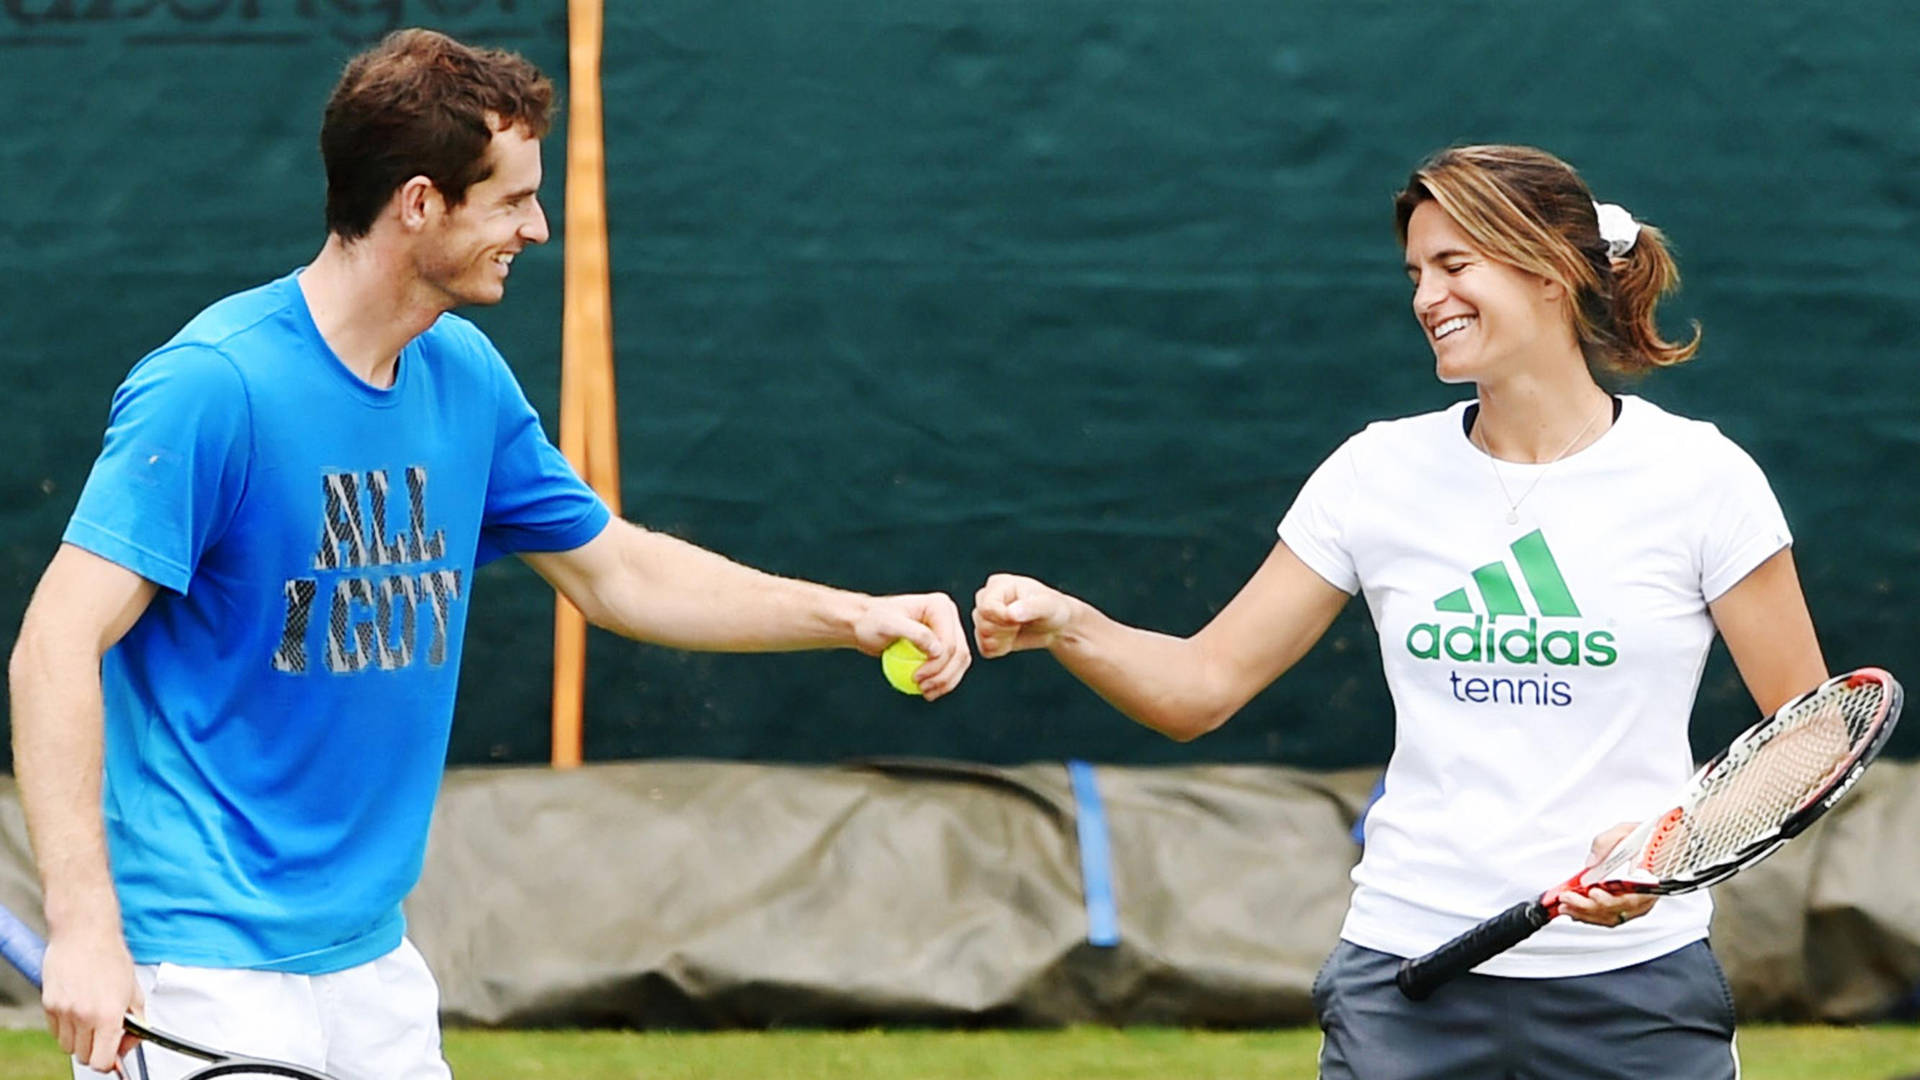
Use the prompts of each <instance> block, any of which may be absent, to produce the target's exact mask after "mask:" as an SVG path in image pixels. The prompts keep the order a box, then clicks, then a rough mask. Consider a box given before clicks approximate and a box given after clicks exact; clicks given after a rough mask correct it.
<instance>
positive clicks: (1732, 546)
mask: <svg viewBox="0 0 1920 1080" xmlns="http://www.w3.org/2000/svg"><path fill="white" fill-rule="evenodd" d="M1722 445H1723V446H1724V447H1725V448H1726V454H1725V458H1724V461H1723V462H1722V464H1721V467H1720V468H1719V469H1717V470H1715V476H1714V478H1713V481H1712V483H1713V489H1712V491H1711V492H1709V493H1708V496H1707V498H1706V499H1705V500H1704V502H1705V503H1706V505H1707V507H1708V516H1707V518H1706V520H1705V522H1704V525H1705V527H1704V528H1703V529H1702V530H1701V533H1700V541H1699V549H1698V558H1699V566H1700V593H1701V595H1702V596H1704V597H1705V598H1706V600H1707V602H1708V603H1712V602H1713V601H1715V600H1718V599H1719V598H1720V597H1721V596H1722V595H1724V594H1725V593H1726V591H1727V590H1728V589H1731V588H1733V587H1734V586H1735V585H1738V584H1739V583H1740V580H1741V579H1742V578H1744V577H1746V576H1747V575H1748V574H1750V573H1752V572H1753V570H1754V568H1755V567H1757V566H1759V565H1760V564H1761V563H1763V562H1766V561H1767V560H1768V559H1770V558H1772V557H1773V555H1774V554H1775V553H1776V552H1778V551H1780V550H1781V549H1782V548H1785V547H1787V546H1789V545H1791V544H1792V543H1793V536H1792V534H1791V533H1789V532H1788V531H1787V519H1786V515H1785V514H1783V513H1781V511H1780V501H1779V500H1778V499H1776V498H1774V495H1773V488H1772V486H1770V485H1769V484H1768V483H1767V477H1766V474H1765V473H1762V472H1761V471H1760V466H1759V465H1758V464H1756V463H1755V462H1754V460H1753V458H1751V457H1749V456H1747V452H1746V451H1744V450H1742V449H1740V448H1739V447H1738V446H1735V445H1734V444H1733V443H1732V442H1730V441H1724V440H1723V442H1722Z"/></svg>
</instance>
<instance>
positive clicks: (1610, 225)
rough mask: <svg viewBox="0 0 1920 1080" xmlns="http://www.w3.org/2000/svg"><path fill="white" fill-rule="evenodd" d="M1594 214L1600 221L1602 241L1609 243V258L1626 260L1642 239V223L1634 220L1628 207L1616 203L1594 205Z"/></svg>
mask: <svg viewBox="0 0 1920 1080" xmlns="http://www.w3.org/2000/svg"><path fill="white" fill-rule="evenodd" d="M1593 212H1594V214H1595V216H1597V217H1598V218H1599V219H1600V239H1602V240H1605V241H1606V242H1607V257H1608V258H1610V259H1620V258H1625V257H1626V254H1627V252H1629V251H1632V250H1633V245H1634V242H1635V241H1636V240H1639V239H1640V223H1639V222H1637V221H1635V220H1633V215H1632V214H1629V213H1627V208H1626V207H1624V206H1620V205H1618V204H1616V203H1603V202H1597V203H1594V204H1593Z"/></svg>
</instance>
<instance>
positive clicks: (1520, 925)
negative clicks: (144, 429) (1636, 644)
mask: <svg viewBox="0 0 1920 1080" xmlns="http://www.w3.org/2000/svg"><path fill="white" fill-rule="evenodd" d="M1902 698H1903V694H1902V691H1901V689H1900V684H1899V683H1898V682H1896V681H1894V678H1893V676H1891V675H1888V674H1887V673H1886V672H1884V671H1881V670H1880V669H1879V668H1861V669H1860V670H1858V671H1854V672H1849V673H1848V674H1845V675H1838V676H1835V677H1834V678H1831V679H1828V680H1827V681H1826V682H1823V683H1821V684H1820V685H1819V686H1817V687H1815V688H1813V689H1812V690H1809V691H1807V692H1806V693H1804V694H1802V695H1800V696H1799V697H1797V698H1795V699H1794V700H1792V701H1790V702H1788V703H1787V704H1786V705H1784V706H1782V707H1781V709H1780V710H1779V711H1778V712H1776V713H1774V714H1773V715H1772V716H1770V717H1768V718H1767V719H1765V720H1762V721H1761V722H1760V723H1758V724H1756V725H1754V726H1753V727H1751V728H1748V729H1747V730H1746V731H1745V732H1743V733H1742V734H1741V735H1740V737H1739V738H1736V739H1735V740H1733V743H1732V744H1731V745H1729V746H1728V747H1727V748H1726V749H1725V750H1723V751H1721V753H1720V756H1719V757H1716V758H1714V759H1713V760H1712V761H1710V762H1708V763H1707V764H1706V765H1705V766H1703V767H1702V768H1701V769H1700V771H1699V772H1697V773H1695V774H1694V777H1693V780H1692V782H1691V783H1689V785H1688V787H1687V791H1686V794H1685V796H1684V797H1683V798H1682V799H1681V800H1680V804H1679V805H1678V806H1675V807H1674V808H1673V809H1671V810H1669V811H1667V812H1666V813H1664V814H1661V815H1659V816H1658V817H1655V818H1652V819H1650V820H1648V821H1645V822H1642V823H1641V824H1640V825H1638V826H1637V827H1635V828H1633V829H1632V830H1631V831H1629V832H1628V833H1627V834H1626V835H1625V836H1624V837H1623V838H1622V839H1621V840H1620V841H1619V842H1618V843H1616V844H1614V845H1613V848H1612V850H1611V851H1609V852H1608V853H1607V854H1606V856H1605V857H1604V858H1602V859H1600V860H1599V861H1597V862H1595V863H1592V864H1590V865H1589V866H1588V867H1587V868H1585V869H1583V870H1582V871H1581V872H1579V873H1577V874H1575V875H1574V876H1572V877H1571V878H1568V879H1567V880H1566V881H1565V882H1562V883H1561V884H1559V885H1557V886H1555V887H1553V888H1551V889H1548V890H1547V891H1546V892H1544V893H1542V894H1541V895H1540V896H1539V897H1538V898H1536V899H1532V900H1524V901H1522V902H1520V903H1518V904H1515V905H1514V906H1513V907H1511V908H1508V909H1507V910H1506V911H1503V912H1501V913H1500V914H1498V915H1495V916H1494V917H1493V918H1490V919H1488V920H1486V921H1485V922H1483V923H1481V924H1480V925H1479V926H1476V927H1474V928H1473V929H1471V930H1469V931H1467V932H1466V933H1464V934H1462V935H1460V936H1459V937H1457V938H1454V939H1453V940H1452V941H1450V942H1448V943H1447V944H1445V945H1442V946H1441V947H1439V948H1438V949H1435V950H1434V951H1433V952H1430V953H1428V954H1427V955H1425V956H1421V957H1416V958H1414V959H1411V960H1407V961H1404V962H1403V963H1401V965H1400V972H1399V977H1398V982H1399V985H1400V990H1401V992H1403V993H1405V994H1406V995H1407V996H1408V997H1410V998H1413V999H1414V1000H1416V1001H1417V1000H1420V999H1422V998H1425V997H1426V996H1427V995H1429V994H1431V993H1433V992H1434V990H1436V989H1438V988H1439V987H1440V986H1441V984H1443V983H1445V982H1447V981H1448V980H1449V979H1453V978H1455V977H1457V976H1460V975H1463V974H1465V973H1467V972H1468V971H1470V970H1472V969H1473V968H1475V967H1477V966H1479V965H1480V964H1483V963H1485V962H1486V961H1488V960H1491V959H1493V958H1494V957H1495V956H1498V955H1500V954H1501V953H1502V952H1505V951H1506V950H1508V949H1510V948H1512V947H1513V946H1515V945H1518V944H1520V943H1521V942H1522V941H1525V940H1526V939H1527V938H1529V937H1531V936H1532V935H1533V934H1534V932H1535V931H1537V930H1539V929H1540V928H1541V927H1543V926H1545V925H1546V924H1547V923H1548V922H1550V921H1552V920H1553V918H1554V917H1556V916H1558V915H1561V914H1569V915H1574V916H1575V917H1576V918H1582V919H1583V921H1586V922H1599V923H1602V924H1603V925H1604V924H1614V925H1617V924H1618V921H1619V916H1620V915H1621V914H1623V913H1624V914H1627V915H1628V917H1631V916H1632V914H1633V911H1632V909H1631V908H1630V907H1628V906H1627V905H1623V904H1618V903H1610V902H1607V901H1605V900H1599V899H1595V898H1594V894H1595V893H1602V894H1613V895H1615V896H1622V897H1624V896H1628V895H1630V894H1641V895H1646V896H1657V895H1667V894H1673V893H1684V892H1692V891H1693V890H1695V889H1703V888H1706V887H1707V886H1709V885H1714V884H1717V883H1719V882H1721V881H1724V880H1726V879H1727V878H1729V877H1731V876H1733V875H1734V874H1735V873H1738V872H1739V871H1741V870H1744V869H1746V868H1747V867H1749V866H1752V865H1753V864H1755V863H1757V862H1759V861H1760V860H1761V859H1764V858H1766V857H1767V856H1768V855H1770V854H1772V853H1773V852H1774V851H1775V850H1776V849H1777V848H1779V846H1780V845H1781V844H1784V843H1786V842H1787V841H1788V840H1790V839H1792V838H1793V837H1794V836H1797V835H1799V834H1800V833H1801V832H1802V831H1803V830H1805V829H1806V828H1807V826H1809V825H1811V824H1813V822H1814V821H1816V820H1817V819H1818V818H1819V817H1820V815H1822V814H1824V813H1826V812H1827V810H1828V809H1830V808H1831V807H1832V806H1833V805H1834V804H1835V803H1837V802H1839V801H1840V798H1841V796H1843V795H1845V794H1846V793H1847V790H1848V789H1849V788H1851V787H1852V786H1853V783H1854V781H1856V780H1858V779H1859V778H1860V774H1861V773H1862V772H1864V771H1865V770H1866V767H1867V766H1868V765H1869V764H1871V763H1872V762H1873V759H1874V758H1875V757H1876V756H1878V755H1879V753H1880V750H1881V748H1883V747H1884V746H1885V745H1886V743H1887V738H1888V736H1890V735H1891V734H1892V733H1893V727H1894V724H1895V723H1896V722H1898V720H1899V718H1900V704H1901V701H1902ZM1603 835H1604V834H1603ZM1640 910H1642V911H1644V908H1642V909H1640Z"/></svg>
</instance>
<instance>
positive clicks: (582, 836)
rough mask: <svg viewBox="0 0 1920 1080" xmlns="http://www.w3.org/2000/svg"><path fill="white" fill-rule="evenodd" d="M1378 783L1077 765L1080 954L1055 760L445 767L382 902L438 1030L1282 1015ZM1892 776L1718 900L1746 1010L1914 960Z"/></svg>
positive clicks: (1845, 995) (1073, 807) (1843, 1013)
mask: <svg viewBox="0 0 1920 1080" xmlns="http://www.w3.org/2000/svg"><path fill="white" fill-rule="evenodd" d="M1374 775H1375V774H1374V773H1373V772H1372V771H1371V770H1366V771H1350V772H1340V773H1310V772H1302V771H1297V770H1292V769H1285V768H1276V767H1260V766H1213V767H1196V768H1100V769H1097V770H1095V773H1094V776H1095V781H1096V787H1097V790H1098V793H1099V797H1100V801H1101V803H1102V804H1103V806H1104V819H1105V825H1106V830H1105V836H1106V839H1107V842H1108V847H1109V850H1110V855H1111V891H1112V895H1113V898H1114V907H1115V910H1116V911H1117V914H1118V936H1119V942H1118V944H1117V945H1113V946H1096V945H1093V944H1089V942H1088V940H1087V938H1088V931H1089V909H1088V904H1087V902H1086V894H1085V890H1083V887H1082V881H1083V874H1082V857H1081V856H1082V851H1081V843H1080V839H1079V837H1080V835H1081V834H1080V833H1079V831H1078V829H1077V825H1078V823H1079V819H1080V818H1081V817H1083V816H1084V815H1081V814H1080V813H1078V809H1079V806H1078V804H1077V803H1076V798H1075V792H1074V790H1073V787H1072V785H1071V783H1070V781H1069V776H1068V771H1067V769H1066V768H1064V767H1062V766H1060V765H1029V766H1023V767H1018V768H987V767H980V766H974V765H965V764H958V763H951V762H925V761H902V762H876V763H871V764H865V765H850V766H846V767H840V768H815V767H802V766H763V765H743V764H726V763H711V762H696V761H661V762H644V763H631V764H617V765H600V766H591V767H588V768H585V769H581V770H578V771H576V772H571V773H553V772H548V771H546V770H542V769H520V768H513V769H461V770H455V771H452V772H450V773H449V774H448V776H447V781H446V787H445V790H444V792H443V794H442V796H441V800H440V806H439V811H438V814H437V815H436V818H435V822H434V831H433V837H432V842H431V845H430V850H429V855H428V860H427V867H426V872H425V874H424V876H423V878H422V880H421V883H420V886H419V888H418V889H417V890H416V891H415V893H414V895H413V897H412V900H411V901H410V903H409V905H408V916H409V920H410V926H411V933H412V935H413V937H414V940H415V941H416V942H417V943H418V944H419V945H420V948H421V950H422V951H423V952H424V953H425V954H426V956H427V959H428V961H429V962H430V963H431V964H432V966H433V968H434V970H435V971H436V972H437V973H438V975H439V977H440V981H441V986H442V990H443V994H444V1006H445V1012H446V1014H447V1017H448V1020H449V1021H450V1022H453V1023H469V1024H502V1025H553V1024H568V1025H575V1024H581V1025H603V1024H617V1025H629V1026H699V1027H705V1026H769V1025H864V1024H967V1025H980V1024H1057V1023H1066V1022H1083V1021H1084V1022H1099V1023H1115V1024H1128V1023H1166V1024H1206V1025H1265V1024H1293V1023H1303V1022H1307V1021H1309V1020H1310V1018H1311V1017H1310V1011H1309V1006H1308V1002H1307V988H1308V986H1309V984H1310V983H1311V981H1312V978H1313V974H1314V971H1315V969H1316V968H1317V966H1318V965H1319V962H1320V960H1321V958H1322V956H1323V955H1324V954H1325V952H1326V951H1327V949H1328V948H1329V947H1330V946H1331V944H1332V942H1333V940H1334V937H1335V935H1336V933H1337V931H1338V928H1339V924H1340V918H1341V913H1342V911H1343V910H1344V907H1345V904H1346V895H1347V889H1348V884H1347V872H1348V870H1349V869H1350V868H1351V866H1352V863H1353V860H1354V858H1355V857H1356V855H1357V848H1356V847H1355V846H1354V844H1353V841H1352V840H1351V838H1350V836H1349V830H1350V827H1351V825H1352V823H1353V820H1354V816H1355V815H1356V814H1357V813H1358V811H1359V810H1360V808H1361V807H1362V806H1363V805H1364V803H1365V799H1366V796H1367V793H1368V791H1369V789H1370V788H1371V786H1372V782H1373V780H1374ZM1916 780H1920V766H1915V765H1909V764H1902V763H1894V762H1885V763H1882V764H1880V765H1878V766H1876V767H1875V769H1874V770H1873V771H1872V772H1870V773H1869V774H1868V776H1867V777H1866V779H1865V780H1864V781H1863V783H1862V784H1861V787H1860V789H1859V790H1858V791H1857V792H1856V793H1855V794H1854V795H1853V796H1851V797H1850V798H1849V800H1848V801H1847V802H1846V803H1845V804H1843V805H1842V806H1841V808H1840V809H1838V810H1836V811H1835V812H1834V813H1833V814H1832V815H1830V816H1829V818H1828V820H1826V821H1824V822H1822V823H1821V824H1820V825H1818V826H1816V827H1815V828H1814V829H1813V830H1812V831H1811V832H1809V834H1808V835H1807V836H1806V837H1804V838H1802V839H1801V840H1798V841H1796V842H1795V843H1793V844H1791V845H1789V846H1788V847H1787V848H1786V849H1784V850H1783V851H1782V852H1781V853H1780V854H1778V855H1776V856H1775V857H1774V858H1773V859H1772V860H1771V861H1770V862H1768V863H1766V864H1764V865H1763V866H1761V867H1759V868H1757V869H1755V870H1754V871H1751V872H1749V873H1747V874H1744V875H1741V876H1739V877H1737V878H1735V879H1734V880H1733V881H1731V882H1729V883H1728V884H1726V885H1724V886H1722V887H1720V888H1719V889H1718V890H1717V892H1716V894H1717V896H1718V898H1719V912H1720V913H1719V916H1718V918H1717V921H1716V923H1715V927H1714V936H1715V944H1716V947H1717V948H1718V950H1719V952H1720V955H1721V957H1722V959H1723V961H1724V962H1725V965H1726V967H1727V970H1728V974H1729V977H1730V978H1731V979H1732V981H1733V984H1734V990H1735V994H1736V996H1737V998H1738V999H1739V1002H1740V1005H1741V1009H1742V1012H1743V1013H1744V1014H1746V1015H1747V1016H1748V1017H1750V1018H1757V1017H1795V1018H1805V1017H1819V1018H1827V1019H1836V1020H1856V1019H1867V1018H1872V1017H1876V1016H1880V1015H1883V1014H1885V1013H1886V1012H1887V1011H1888V1010H1889V1009H1890V1008H1891V1007H1893V1005H1894V1003H1895V1002H1897V1001H1898V1000H1899V999H1900V998H1901V997H1902V995H1904V994H1905V993H1906V992H1907V991H1908V990H1909V988H1911V987H1912V986H1913V985H1914V984H1915V982H1916V981H1920V902H1916V901H1915V900H1914V897H1916V896H1920V881H1916V876H1920V867H1917V866H1916V864H1915V861H1914V860H1913V859H1912V858H1911V857H1910V852H1911V850H1912V844H1911V839H1910V838H1911V837H1912V836H1913V835H1914V833H1915V831H1916V827H1920V786H1917V785H1916V783H1915V781H1916ZM32 881H33V878H32V874H31V872H30V871H29V869H28V867H27V863H26V861H25V845H24V842H23V840H22V831H21V827H20V815H19V808H18V803H17V800H16V799H15V798H14V795H13V790H12V787H11V784H10V782H9V783H7V784H6V786H5V787H0V902H5V903H6V904H8V905H9V906H11V907H13V908H15V909H16V910H19V911H23V912H25V913H27V914H28V915H29V918H30V919H31V920H37V914H38V905H37V891H36V890H35V888H34V887H33V884H32ZM0 995H10V996H11V1000H12V1001H14V1002H18V1001H21V1000H25V998H24V985H23V984H22V983H21V982H20V980H18V978H17V977H16V976H14V975H13V974H12V973H10V972H9V973H7V974H5V975H4V976H0ZM16 1012H17V1014H18V1015H22V1016H24V1017H25V1018H27V1019H32V1017H31V1015H30V1010H17V1011H16Z"/></svg>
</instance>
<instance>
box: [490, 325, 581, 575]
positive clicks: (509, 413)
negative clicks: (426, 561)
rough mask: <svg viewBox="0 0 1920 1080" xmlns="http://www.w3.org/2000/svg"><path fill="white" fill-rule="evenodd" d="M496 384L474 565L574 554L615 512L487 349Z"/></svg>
mask: <svg viewBox="0 0 1920 1080" xmlns="http://www.w3.org/2000/svg"><path fill="white" fill-rule="evenodd" d="M487 351H488V352H490V353H492V356H491V359H492V362H493V367H494V382H495V386H496V388H497V394H496V400H497V405H496V410H497V418H496V423H497V428H496V435H495V439H494V447H493V467H492V470H491V472H490V473H489V474H488V479H487V505H486V513H485V516H484V517H483V519H482V520H481V523H480V543H479V548H478V550H477V552H476V555H475V562H476V564H484V563H488V562H492V561H493V560H494V559H497V558H499V557H500V556H502V555H509V554H512V553H514V552H519V551H572V550H573V549H574V548H577V547H579V546H581V545H582V544H585V543H586V542H587V541H589V540H592V539H593V538H594V537H596V536H598V535H600V532H601V530H602V529H605V528H606V527H607V522H608V521H610V520H612V517H613V515H612V514H611V513H610V512H609V511H608V510H607V505H606V503H604V502H602V501H601V500H600V496H599V495H598V494H596V493H595V492H594V490H593V489H592V488H590V487H588V486H587V484H586V481H584V480H582V479H580V474H578V473H576V472H574V471H573V466H572V465H571V464H570V463H568V461H567V459H566V457H565V456H564V455H562V454H561V453H560V450H559V448H558V447H556V446H554V445H553V443H552V441H550V440H549V439H548V438H547V433H546V431H545V430H544V429H543V428H541V426H540V415H539V414H538V413H536V412H534V411H533V406H532V405H531V404H529V403H528V401H527V396H526V393H525V392H524V391H522V390H521V389H520V383H519V380H517V379H515V378H514V377H513V372H512V371H511V370H509V369H508V368H507V363H506V361H505V360H504V359H502V358H501V357H500V354H499V353H498V352H497V351H494V350H493V349H492V347H491V346H488V347H487Z"/></svg>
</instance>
